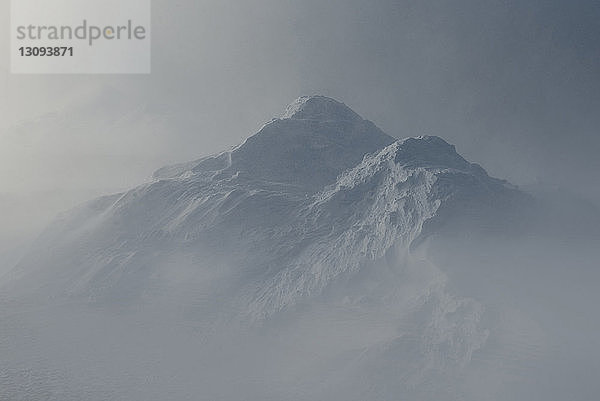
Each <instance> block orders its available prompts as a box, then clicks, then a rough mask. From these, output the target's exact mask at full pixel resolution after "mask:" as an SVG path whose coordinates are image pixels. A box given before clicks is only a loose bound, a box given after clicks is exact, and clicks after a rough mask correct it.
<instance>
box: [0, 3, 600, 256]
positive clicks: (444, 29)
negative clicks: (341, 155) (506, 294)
mask: <svg viewBox="0 0 600 401" xmlns="http://www.w3.org/2000/svg"><path fill="white" fill-rule="evenodd" d="M0 4H1V9H0V24H1V25H2V26H3V27H5V30H4V32H5V35H2V39H1V42H0V54H2V55H3V56H2V58H1V59H0V60H1V64H0V69H1V73H0V74H1V76H0V93H1V96H0V183H1V187H0V202H1V204H0V206H1V207H0V220H1V221H2V222H3V223H4V224H3V228H2V229H0V231H2V232H0V244H2V243H3V246H2V247H0V248H2V249H0V263H2V259H1V255H2V252H3V250H6V249H8V248H11V249H13V248H14V246H15V245H14V244H19V243H21V242H19V241H21V239H19V240H16V239H15V238H17V237H19V238H21V237H22V238H24V237H27V236H28V235H30V234H31V232H34V231H36V230H37V229H39V227H40V226H42V225H43V224H45V222H46V221H47V220H48V218H49V216H51V215H53V214H54V213H55V212H56V211H58V210H61V209H64V208H68V207H70V206H71V205H73V204H74V203H76V202H79V201H82V200H84V199H86V198H89V197H93V196H96V195H99V194H102V193H105V192H112V191H117V190H120V189H123V188H127V187H130V186H132V185H135V184H137V183H140V182H142V181H144V180H147V179H148V177H150V175H151V173H152V172H153V170H155V169H156V168H159V167H161V166H162V165H164V164H167V163H172V162H179V161H185V160H189V159H194V158H198V157H200V156H203V155H206V154H209V153H212V152H216V151H220V150H223V149H225V148H227V147H229V146H232V145H235V144H237V143H239V142H240V141H241V140H242V139H243V138H245V137H247V136H249V135H251V134H252V133H254V132H256V131H257V130H258V128H260V126H261V125H262V123H264V122H265V121H267V120H269V119H270V118H271V117H275V116H278V115H279V114H280V113H281V112H282V110H283V108H284V106H285V105H286V104H287V103H289V102H291V101H292V100H293V99H295V98H296V97H298V96H300V95H304V94H314V93H319V94H324V95H327V96H331V97H334V98H337V99H338V100H341V101H343V102H345V103H346V104H348V105H349V106H350V107H352V108H353V109H354V110H355V111H357V112H358V113H359V114H361V115H362V116H363V117H365V118H368V119H370V120H372V121H374V122H375V123H376V124H377V125H378V126H379V127H380V128H382V129H383V130H384V131H386V132H387V133H389V134H390V135H393V136H396V137H405V136H414V135H421V134H431V135H439V136H442V137H443V138H445V139H446V140H448V141H449V142H452V143H454V144H456V145H457V148H458V150H459V152H460V153H461V154H463V155H464V156H465V157H466V158H467V159H469V160H471V161H475V162H479V163H481V164H482V165H483V166H484V167H485V168H486V169H487V170H488V172H490V174H492V175H494V176H498V177H501V178H507V179H509V180H510V181H512V182H513V183H515V184H520V185H529V184H532V183H542V184H545V185H549V186H556V187H559V188H564V189H566V190H569V191H572V192H574V193H577V194H580V195H583V196H588V197H592V198H595V199H597V198H598V197H600V190H599V188H600V185H599V184H600V175H599V174H598V171H600V158H598V156H597V155H598V152H599V151H600V136H599V135H598V126H599V119H600V113H598V110H600V79H599V78H600V77H599V75H600V69H599V67H600V58H599V55H600V40H598V39H599V37H600V36H599V35H600V3H599V2H598V1H592V0H581V1H566V0H563V1H556V0H543V1H542V0H530V1H515V0H513V1H492V0H465V1H443V0H439V1H423V0H419V1H417V0H413V1H364V0H363V1H357V0H343V1H342V0H327V1H314V0H306V1H286V0H260V1H237V2H233V1H227V0H219V1H214V0H210V1H198V0H194V1H192V0H181V1H166V0H155V1H153V3H152V6H153V9H152V13H153V26H152V41H153V43H152V52H153V63H152V71H153V72H152V74H151V75H147V76H124V75H117V76H100V75H79V76H27V75H23V76H19V75H10V74H9V72H8V69H9V65H10V60H9V54H10V49H9V37H8V27H9V25H10V24H9V23H10V21H9V15H10V13H9V2H8V1H7V0H2V1H1V3H0ZM2 241H4V242H2ZM8 244H10V245H8ZM11 255H13V256H10V257H12V258H14V253H13V254H11ZM5 263H7V262H5Z"/></svg>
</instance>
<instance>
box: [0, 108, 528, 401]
mask: <svg viewBox="0 0 600 401" xmlns="http://www.w3.org/2000/svg"><path fill="white" fill-rule="evenodd" d="M529 202H530V199H529V197H528V196H527V195H525V194H523V193H522V192H520V191H519V190H518V189H516V188H514V187H512V186H511V185H509V184H508V183H506V182H504V181H502V180H498V179H495V178H492V177H489V176H488V174H487V173H486V172H485V170H483V168H481V167H480V166H479V165H476V164H472V163H469V162H468V161H466V160H465V159H464V158H462V157H461V156H460V155H459V154H458V153H457V152H456V149H455V147H454V146H452V145H450V144H448V143H447V142H445V141H444V140H443V139H441V138H439V137H435V136H420V137H414V138H406V139H403V140H395V139H394V138H393V137H391V136H388V135H386V134H385V133H383V132H382V131H381V130H379V129H378V128H377V127H376V126H375V125H374V124H373V123H371V122H369V121H366V120H363V119H362V118H361V117H360V116H359V115H357V114H356V113H355V112H353V111H352V110H351V109H349V108H348V107H347V106H345V105H344V104H342V103H339V102H337V101H335V100H333V99H329V98H326V97H322V96H312V97H302V98H300V99H298V100H296V101H295V102H294V103H292V104H291V105H290V106H288V107H287V109H286V111H285V113H284V114H283V116H282V117H281V118H278V119H274V120H272V121H271V122H269V123H267V124H266V125H265V126H264V127H263V128H262V129H261V130H260V131H259V132H258V133H257V134H255V135H253V136H252V137H250V138H248V139H247V140H246V141H245V142H244V143H242V144H241V145H239V146H237V147H236V148H234V149H232V150H229V151H226V152H223V153H220V154H217V155H213V156H208V157H204V158H202V159H199V160H197V161H194V162H189V163H183V164H179V165H175V166H169V167H165V168H162V169H160V170H158V171H157V172H156V173H155V175H154V180H153V181H152V182H149V183H146V184H144V185H141V186H138V187H136V188H133V189H131V190H129V191H127V192H125V193H120V194H114V195H109V196H106V197H103V198H99V199H96V200H93V201H91V202H88V203H86V204H83V205H81V206H80V207H78V208H76V209H74V210H72V211H70V212H68V213H65V214H63V215H62V216H60V217H58V218H57V219H56V220H55V221H54V222H53V223H52V224H51V225H50V226H49V227H48V228H47V229H46V230H45V231H44V233H43V234H42V235H41V236H40V237H39V238H38V240H37V242H36V244H35V245H34V246H33V248H32V250H31V252H30V253H29V254H28V255H27V256H26V257H25V258H23V260H22V261H21V262H20V263H19V265H18V266H17V268H16V269H15V270H14V271H12V272H11V274H10V278H11V279H10V280H9V281H8V282H5V283H4V285H3V291H4V293H5V294H8V295H7V296H8V297H9V298H10V297H12V298H15V299H16V298H19V299H28V300H29V301H28V302H40V301H42V302H43V303H44V304H46V305H52V304H57V305H59V304H61V303H65V302H67V303H77V304H79V305H86V304H90V305H93V306H95V307H102V308H104V307H109V308H115V307H116V308H123V307H132V308H134V309H135V308H142V309H145V310H151V311H152V313H153V316H154V317H155V318H156V319H157V321H165V322H166V321H168V322H169V325H173V326H178V325H181V324H182V322H187V323H186V324H192V323H190V322H193V325H194V327H196V329H197V330H199V331H198V332H199V333H201V334H199V335H200V336H209V335H208V334H207V333H213V337H211V338H212V340H208V339H207V340H206V342H207V343H210V344H212V343H211V341H219V342H218V345H214V344H213V345H214V346H212V347H211V346H208V345H206V346H203V347H200V348H199V349H198V351H197V352H198V353H199V354H198V362H197V363H200V361H201V360H202V358H208V357H207V356H206V355H211V358H213V360H214V358H216V360H217V361H218V363H216V364H214V365H215V366H218V367H222V368H223V369H224V371H227V372H228V373H227V374H224V375H225V376H227V375H232V377H233V376H235V375H236V373H234V372H237V370H238V369H239V370H241V371H243V372H242V373H240V372H238V373H237V374H239V375H240V376H239V378H238V379H236V380H240V382H238V385H239V386H240V387H239V388H240V391H242V392H244V393H245V394H249V393H248V391H257V390H256V389H254V390H252V388H253V387H252V386H251V385H250V384H248V386H249V387H244V386H245V385H243V384H240V383H241V382H244V381H245V380H251V379H248V369H250V370H252V369H251V368H250V366H252V365H253V364H254V363H255V361H256V360H257V358H258V359H260V358H262V356H259V355H271V353H272V352H274V351H273V350H272V349H271V347H274V348H275V349H279V350H280V351H279V353H280V354H281V355H286V358H287V357H288V356H289V355H288V354H290V353H291V354H292V355H297V357H293V358H292V359H291V360H287V359H279V358H283V357H281V356H277V357H275V356H273V357H272V358H269V363H267V362H265V365H264V366H263V368H262V370H259V371H256V372H255V373H253V374H256V375H258V376H259V378H256V379H255V380H259V381H260V380H263V381H265V380H267V379H266V377H269V378H270V379H268V380H267V381H266V382H265V383H267V382H268V384H265V385H264V387H260V386H259V387H260V388H261V390H260V391H257V392H256V393H252V394H254V395H255V397H256V399H259V398H260V399H264V397H265V395H266V394H267V393H268V394H269V395H270V396H272V397H273V399H282V397H284V398H286V399H306V398H305V396H306V395H307V394H309V396H310V397H311V398H319V399H381V400H388V399H394V397H395V394H398V392H400V393H402V394H405V395H406V397H407V398H406V399H440V398H439V397H440V396H441V395H444V396H446V397H447V398H446V399H461V397H463V395H464V388H463V387H461V385H460V384H459V381H457V380H458V378H459V377H462V376H461V375H463V370H464V369H465V368H467V367H468V366H469V364H470V362H471V359H472V356H473V353H474V352H477V351H478V350H480V349H482V348H483V347H484V345H485V343H486V341H487V339H488V337H489V335H490V332H489V330H488V328H487V327H486V325H485V324H484V323H483V316H484V314H485V306H484V305H483V304H482V303H480V302H478V301H476V300H475V299H471V298H468V297H461V296H459V295H457V294H454V293H452V292H451V291H448V289H447V277H446V275H445V273H444V272H442V271H441V270H440V269H438V268H437V267H436V266H434V265H432V264H431V263H430V262H428V261H427V260H426V256H424V254H423V252H424V249H425V248H426V247H425V246H421V245H423V244H424V243H425V242H426V239H427V238H429V237H431V236H435V235H442V234H443V233H448V232H451V233H454V234H457V233H468V232H474V231H472V230H485V229H486V227H487V228H489V227H500V222H503V223H504V224H508V225H510V224H511V222H514V221H515V220H516V218H517V217H516V216H518V215H517V214H515V211H516V210H519V209H520V208H523V207H525V206H527V205H528V204H529ZM31 300H33V301H31ZM234 322H235V323H234ZM232 325H233V326H232ZM223 327H227V328H228V329H227V330H222V328H223ZM232 327H237V328H241V327H246V328H247V329H248V330H250V333H251V334H248V332H246V331H244V330H246V329H244V330H242V329H240V331H236V330H232ZM309 328H312V329H309ZM253 330H259V334H257V333H255V332H253ZM261 330H266V332H262V331H261ZM305 332H306V335H302V334H300V333H305ZM315 332H318V333H319V335H320V336H321V339H322V341H323V344H327V345H326V346H325V345H321V343H320V342H316V341H315V340H314V339H312V336H313V335H314V333H315ZM215 333H238V334H227V336H225V337H227V338H229V337H228V336H232V337H233V339H231V341H230V342H226V343H225V344H226V345H223V343H221V342H220V341H225V340H222V339H221V338H220V337H221V336H219V335H217V334H215ZM242 333H245V334H242ZM252 333H253V334H252ZM310 333H313V334H310ZM209 337H210V336H209ZM250 339H253V340H250ZM271 340H272V341H271ZM254 341H256V343H255V350H253V351H249V350H246V349H244V350H238V351H239V352H238V353H237V355H238V358H237V359H236V363H235V366H234V365H229V364H227V363H225V362H224V361H223V360H221V359H220V357H218V356H215V352H216V350H217V349H229V350H230V351H231V352H232V353H234V354H235V353H236V352H234V351H233V350H236V349H237V347H238V344H243V343H246V342H248V343H254ZM273 342H274V343H273ZM192 348H193V347H192ZM307 351H308V352H307ZM261 352H262V354H261ZM246 353H248V354H246ZM294 353H297V354H294ZM240 355H245V356H240ZM284 360H285V361H287V362H283V361H284ZM208 365H210V364H207V365H202V366H198V367H197V370H198V371H204V370H207V372H206V374H205V375H204V376H205V377H207V378H208V377H213V376H212V375H215V376H214V377H219V380H223V379H222V376H221V373H219V372H221V371H220V370H219V368H217V367H215V366H212V365H211V366H208ZM242 367H244V368H242ZM246 368H248V369H246ZM187 374H188V373H186V374H184V375H183V376H185V377H187V376H186V375H187ZM263 374H264V376H262V375H263ZM67 375H68V374H67ZM178 377H180V376H178ZM236 377H237V376H236ZM291 378H294V379H293V380H292V381H290V380H291ZM190 380H191V381H192V382H193V381H194V380H193V379H190ZM207 380H208V379H207ZM232 380H234V379H232ZM275 382H276V383H277V385H275V384H274V383H275ZM5 384H6V383H5ZM9 384H10V382H9ZM205 384H206V383H205ZM213 384H214V383H213ZM187 385H189V386H192V387H193V386H195V385H200V384H190V383H188V384H187ZM185 386H186V384H184V383H182V384H181V387H185ZM228 386H229V385H227V384H224V385H223V387H217V390H216V391H215V393H214V394H212V395H208V394H209V392H208V390H206V389H207V388H209V387H210V385H208V384H206V385H205V386H204V387H202V388H203V389H204V391H206V393H205V394H203V395H204V396H205V398H203V399H227V397H225V396H224V395H223V394H226V391H227V389H228ZM277 386H279V387H277ZM234 387H235V386H234ZM282 389H283V390H282ZM292 389H295V390H293V391H292ZM341 389H344V390H341ZM15 391H16V393H19V391H18V390H15ZM292 393H293V394H295V395H294V396H292V395H291V394H292ZM0 394H1V393H0ZM159 394H160V392H156V393H155V396H156V397H157V398H156V399H160V398H159V397H160V396H159ZM147 396H148V395H145V397H147ZM219 397H222V398H219ZM134 398H135V397H134ZM146 399H147V398H146ZM182 399H183V398H182Z"/></svg>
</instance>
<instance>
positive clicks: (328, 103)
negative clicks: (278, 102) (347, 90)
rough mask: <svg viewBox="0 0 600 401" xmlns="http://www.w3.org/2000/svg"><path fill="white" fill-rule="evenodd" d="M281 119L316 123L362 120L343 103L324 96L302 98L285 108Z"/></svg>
mask: <svg viewBox="0 0 600 401" xmlns="http://www.w3.org/2000/svg"><path fill="white" fill-rule="evenodd" d="M281 118H282V119H288V118H289V119H297V120H317V121H360V120H362V118H361V117H360V116H359V115H358V114H357V113H356V112H354V110H352V109H351V108H349V107H348V106H346V105H345V104H344V103H341V102H338V101H337V100H334V99H331V98H329V97H326V96H320V95H315V96H302V97H299V98H298V99H296V100H295V101H293V102H292V103H291V104H289V105H288V106H287V108H286V109H285V112H284V113H283V115H282V116H281Z"/></svg>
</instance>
